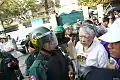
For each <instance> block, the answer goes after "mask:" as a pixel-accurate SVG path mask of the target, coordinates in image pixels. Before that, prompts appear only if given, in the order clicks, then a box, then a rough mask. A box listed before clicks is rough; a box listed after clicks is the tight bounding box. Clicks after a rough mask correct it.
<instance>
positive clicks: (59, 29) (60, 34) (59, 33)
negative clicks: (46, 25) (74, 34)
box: [53, 26, 65, 42]
mask: <svg viewBox="0 0 120 80" xmlns="http://www.w3.org/2000/svg"><path fill="white" fill-rule="evenodd" d="M53 31H54V32H55V34H56V37H57V40H58V42H61V41H63V40H64V39H65V29H64V28H63V26H56V27H55V28H54V30H53Z"/></svg>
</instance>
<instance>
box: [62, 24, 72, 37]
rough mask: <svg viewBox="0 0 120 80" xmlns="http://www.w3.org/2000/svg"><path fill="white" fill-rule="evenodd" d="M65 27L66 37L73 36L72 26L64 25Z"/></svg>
mask: <svg viewBox="0 0 120 80" xmlns="http://www.w3.org/2000/svg"><path fill="white" fill-rule="evenodd" d="M63 27H64V29H65V33H66V35H69V36H70V35H71V34H72V30H73V28H72V26H71V25H70V24H64V25H63Z"/></svg>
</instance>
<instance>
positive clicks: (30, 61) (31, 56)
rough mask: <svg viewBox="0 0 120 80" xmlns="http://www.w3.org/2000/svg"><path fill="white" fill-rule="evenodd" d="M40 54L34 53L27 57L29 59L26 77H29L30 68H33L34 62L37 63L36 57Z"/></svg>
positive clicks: (27, 60)
mask: <svg viewBox="0 0 120 80" xmlns="http://www.w3.org/2000/svg"><path fill="white" fill-rule="evenodd" d="M37 55H38V53H37V52H36V51H35V52H32V53H30V54H29V56H28V57H27V59H26V60H25V64H26V76H28V75H29V71H28V70H29V68H30V67H31V65H32V64H33V62H34V61H35V59H36V57H37Z"/></svg>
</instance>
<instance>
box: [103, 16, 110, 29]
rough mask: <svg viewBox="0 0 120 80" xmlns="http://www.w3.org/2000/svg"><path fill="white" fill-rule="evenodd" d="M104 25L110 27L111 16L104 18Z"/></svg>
mask: <svg viewBox="0 0 120 80" xmlns="http://www.w3.org/2000/svg"><path fill="white" fill-rule="evenodd" d="M102 20H103V23H102V24H103V26H105V27H108V24H109V18H108V17H104V18H103V19H102Z"/></svg>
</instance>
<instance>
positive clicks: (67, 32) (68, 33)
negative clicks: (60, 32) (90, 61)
mask: <svg viewBox="0 0 120 80" xmlns="http://www.w3.org/2000/svg"><path fill="white" fill-rule="evenodd" d="M65 32H66V34H67V35H70V34H72V29H71V28H69V27H68V28H66V29H65Z"/></svg>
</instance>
